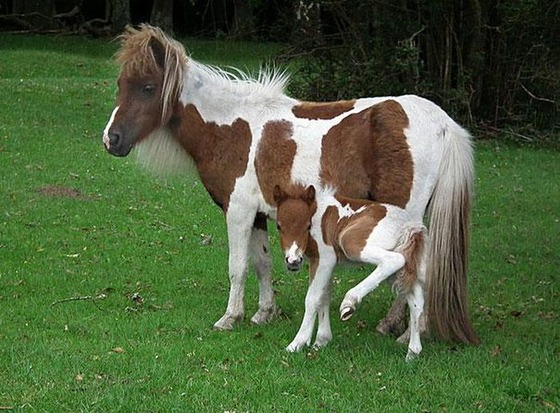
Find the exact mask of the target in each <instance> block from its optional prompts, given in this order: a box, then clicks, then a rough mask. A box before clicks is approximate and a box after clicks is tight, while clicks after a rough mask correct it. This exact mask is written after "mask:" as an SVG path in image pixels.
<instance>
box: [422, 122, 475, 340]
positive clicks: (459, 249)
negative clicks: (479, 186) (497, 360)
mask: <svg viewBox="0 0 560 413" xmlns="http://www.w3.org/2000/svg"><path fill="white" fill-rule="evenodd" d="M443 138H444V139H445V146H444V151H443V160H442V163H441V165H440V168H439V173H438V181H437V183H436V187H435V189H434V193H433V195H432V199H431V200H430V206H429V214H430V225H429V232H430V242H429V247H428V275H427V290H428V299H427V315H428V320H429V323H430V329H431V331H432V332H435V333H437V334H438V335H439V336H441V337H442V338H443V339H445V340H453V341H460V342H464V343H470V344H474V345H476V344H479V343H480V341H479V339H478V337H477V336H476V334H475V332H474V329H473V327H472V324H471V322H470V319H469V312H468V302H467V296H468V295H467V271H468V253H469V230H470V209H471V200H472V196H473V180H474V160H473V149H472V145H471V138H470V135H469V134H468V132H467V131H465V130H464V129H462V128H461V127H460V126H459V125H457V124H456V123H455V122H453V121H452V120H451V119H450V120H449V122H448V125H447V128H446V130H445V131H444V136H443Z"/></svg>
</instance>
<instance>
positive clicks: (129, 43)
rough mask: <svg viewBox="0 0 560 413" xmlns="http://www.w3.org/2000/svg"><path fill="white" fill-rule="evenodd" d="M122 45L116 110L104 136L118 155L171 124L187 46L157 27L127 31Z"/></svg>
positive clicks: (129, 29)
mask: <svg viewBox="0 0 560 413" xmlns="http://www.w3.org/2000/svg"><path fill="white" fill-rule="evenodd" d="M121 42H122V43H121V49H120V51H119V52H118V54H117V62H118V63H120V65H121V72H120V75H119V79H118V81H117V84H118V95H117V106H116V108H115V109H114V110H113V114H112V115H111V119H110V120H109V123H108V124H107V127H106V128H105V131H104V134H103V142H104V144H105V147H106V148H107V150H108V151H109V152H110V153H111V154H113V155H116V156H126V155H128V154H129V153H130V150H131V149H132V147H133V146H134V145H135V144H136V143H137V142H139V141H140V140H142V139H144V138H145V137H146V136H148V135H149V134H150V133H151V132H153V131H154V130H155V129H156V128H158V127H160V126H163V125H165V124H166V123H167V122H168V121H169V120H170V118H171V116H172V114H173V110H174V108H175V107H176V106H177V103H178V101H179V97H180V94H181V88H182V79H183V73H184V68H185V65H186V55H185V52H184V48H183V46H182V45H181V44H180V43H178V42H176V41H175V40H172V39H170V38H169V37H167V36H166V35H165V34H164V33H163V32H162V31H161V30H160V29H158V28H156V27H151V26H149V25H141V27H140V29H139V30H136V29H133V28H130V27H129V28H127V30H126V31H125V33H124V34H123V35H122V36H121Z"/></svg>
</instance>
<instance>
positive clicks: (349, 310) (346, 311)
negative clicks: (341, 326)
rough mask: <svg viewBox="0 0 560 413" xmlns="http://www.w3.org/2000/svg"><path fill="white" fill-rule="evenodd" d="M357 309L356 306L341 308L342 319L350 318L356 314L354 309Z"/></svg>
mask: <svg viewBox="0 0 560 413" xmlns="http://www.w3.org/2000/svg"><path fill="white" fill-rule="evenodd" d="M355 310H356V309H355V308H354V307H344V308H341V309H340V319H341V320H342V321H348V320H350V317H352V316H353V315H354V311H355Z"/></svg>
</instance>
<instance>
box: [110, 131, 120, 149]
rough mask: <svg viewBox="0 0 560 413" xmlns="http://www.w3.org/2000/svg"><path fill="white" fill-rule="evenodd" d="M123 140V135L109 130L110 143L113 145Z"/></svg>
mask: <svg viewBox="0 0 560 413" xmlns="http://www.w3.org/2000/svg"><path fill="white" fill-rule="evenodd" d="M120 140H121V136H120V135H119V134H118V133H114V132H109V144H110V145H111V146H113V145H117V144H118V143H119V141H120Z"/></svg>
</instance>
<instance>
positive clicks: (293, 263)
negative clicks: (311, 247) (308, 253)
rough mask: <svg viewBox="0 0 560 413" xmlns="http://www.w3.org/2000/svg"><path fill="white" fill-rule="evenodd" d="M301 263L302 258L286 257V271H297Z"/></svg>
mask: <svg viewBox="0 0 560 413" xmlns="http://www.w3.org/2000/svg"><path fill="white" fill-rule="evenodd" d="M302 263H303V258H301V257H298V258H290V257H286V268H287V269H288V271H299V269H300V268H301V264H302Z"/></svg>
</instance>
